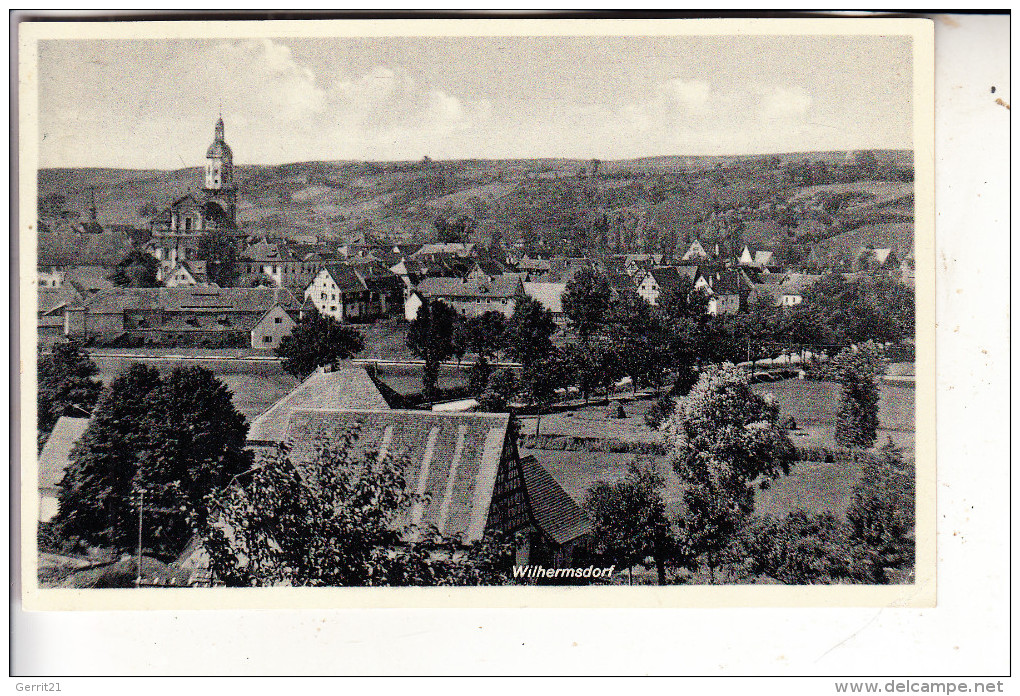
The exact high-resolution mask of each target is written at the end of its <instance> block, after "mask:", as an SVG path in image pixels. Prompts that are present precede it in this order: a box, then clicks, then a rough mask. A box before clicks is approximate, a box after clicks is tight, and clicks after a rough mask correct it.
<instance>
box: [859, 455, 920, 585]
mask: <svg viewBox="0 0 1020 696" xmlns="http://www.w3.org/2000/svg"><path fill="white" fill-rule="evenodd" d="M862 460H863V467H862V471H861V478H860V480H859V481H858V483H857V485H856V486H855V487H854V492H853V497H852V499H851V501H850V508H849V509H848V510H847V513H846V519H847V525H848V527H849V537H850V542H851V544H852V545H853V547H854V550H855V556H856V557H857V558H858V559H860V560H859V564H860V565H863V566H864V567H866V568H868V569H869V571H870V579H871V581H873V582H877V583H881V584H884V583H888V582H890V581H891V580H892V578H891V577H890V576H891V574H892V572H893V571H903V570H906V571H908V572H912V571H913V569H914V524H915V521H914V506H915V499H914V498H915V471H914V466H913V462H906V461H904V459H903V455H902V453H901V452H900V450H899V449H898V448H897V447H896V446H894V445H893V443H892V441H891V440H890V441H887V442H886V444H884V445H883V446H882V447H881V448H880V449H879V451H878V452H877V453H876V454H869V455H865V456H863V457H862Z"/></svg>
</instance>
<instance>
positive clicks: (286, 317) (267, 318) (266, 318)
mask: <svg viewBox="0 0 1020 696" xmlns="http://www.w3.org/2000/svg"><path fill="white" fill-rule="evenodd" d="M297 313H298V312H295V311H294V310H293V309H291V310H288V309H287V308H285V307H283V306H282V305H278V304H276V305H273V306H272V307H270V308H269V309H268V310H267V311H266V313H265V314H263V315H262V318H261V319H259V320H258V322H257V323H256V324H255V326H254V327H252V330H251V347H252V348H255V349H257V350H273V349H274V348H279V347H280V341H281V340H283V337H284V336H290V333H291V332H292V331H293V330H294V327H295V326H297V319H295V318H294V315H295V314H297Z"/></svg>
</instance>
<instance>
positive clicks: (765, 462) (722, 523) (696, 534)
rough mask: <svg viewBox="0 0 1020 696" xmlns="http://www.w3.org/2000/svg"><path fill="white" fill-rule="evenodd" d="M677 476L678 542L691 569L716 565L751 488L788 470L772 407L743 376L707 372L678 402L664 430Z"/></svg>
mask: <svg viewBox="0 0 1020 696" xmlns="http://www.w3.org/2000/svg"><path fill="white" fill-rule="evenodd" d="M666 438H667V442H668V443H669V444H670V446H671V450H670V458H671V460H672V463H673V468H674V469H675V470H676V473H677V476H678V477H679V479H680V482H681V487H682V490H683V493H682V502H683V507H684V512H683V513H682V515H681V518H680V539H681V546H682V547H683V549H684V551H683V552H684V555H685V556H686V557H687V559H688V561H687V564H688V566H689V567H691V568H698V567H706V568H707V569H708V570H709V572H710V574H712V577H713V578H714V572H715V568H716V567H717V566H718V565H720V564H721V561H722V559H723V558H724V557H725V555H726V554H727V552H728V551H729V550H730V549H731V548H732V547H733V544H734V541H735V539H736V535H737V533H738V532H739V530H740V529H741V528H742V527H743V525H744V524H745V523H746V520H747V517H748V515H750V514H751V513H752V512H753V510H754V491H755V488H756V487H759V486H767V485H768V483H769V482H770V481H772V480H773V479H775V478H776V477H778V476H779V475H780V474H784V473H788V472H789V467H790V464H791V463H792V462H793V461H794V458H795V452H794V448H793V444H792V443H791V442H790V440H789V438H788V437H787V434H786V431H785V430H784V429H783V428H781V427H780V425H779V405H778V404H777V403H776V402H775V400H774V399H770V398H766V397H763V396H762V395H760V394H757V393H755V392H754V391H753V390H752V389H751V385H750V382H749V379H748V374H747V373H746V372H744V371H742V370H738V369H736V368H733V367H725V368H721V369H719V368H715V369H711V370H709V371H707V372H705V373H704V374H702V376H701V378H700V379H699V380H698V383H697V384H696V385H695V386H694V388H693V389H691V391H690V393H689V394H688V395H687V396H686V397H685V398H683V399H682V400H680V402H679V403H678V405H677V408H676V411H675V412H674V413H673V416H672V418H671V419H670V421H669V424H668V426H667V429H666Z"/></svg>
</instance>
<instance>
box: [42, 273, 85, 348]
mask: <svg viewBox="0 0 1020 696" xmlns="http://www.w3.org/2000/svg"><path fill="white" fill-rule="evenodd" d="M36 293H37V295H38V307H37V311H36V317H37V319H36V329H37V331H38V337H39V340H49V341H52V340H53V339H55V338H61V337H63V336H66V335H67V333H68V323H67V322H68V310H69V308H72V307H79V306H80V305H81V303H82V297H81V295H80V294H78V291H77V290H75V289H74V286H72V285H67V286H64V287H59V288H52V287H46V288H38V289H37V290H36Z"/></svg>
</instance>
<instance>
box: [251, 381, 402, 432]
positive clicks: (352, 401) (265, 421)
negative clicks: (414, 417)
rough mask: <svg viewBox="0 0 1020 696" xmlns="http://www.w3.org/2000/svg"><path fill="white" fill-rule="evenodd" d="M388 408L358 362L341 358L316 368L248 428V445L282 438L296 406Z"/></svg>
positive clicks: (302, 407) (360, 408) (361, 408)
mask: <svg viewBox="0 0 1020 696" xmlns="http://www.w3.org/2000/svg"><path fill="white" fill-rule="evenodd" d="M388 408H389V404H387V403H386V399H384V398H383V395H382V393H381V392H380V391H379V388H378V387H377V386H376V384H375V382H374V381H373V380H372V378H371V377H370V376H369V374H368V372H367V371H366V369H365V368H364V367H363V366H361V365H355V364H354V363H352V362H350V361H343V362H340V363H339V364H337V365H333V366H327V367H320V368H319V369H317V370H316V371H315V372H313V373H312V374H310V375H309V376H308V378H307V379H305V381H304V382H302V383H301V384H299V385H298V386H296V387H294V389H292V390H291V391H290V392H288V393H287V394H286V396H284V397H283V398H282V399H280V400H279V401H277V402H276V403H275V404H273V406H272V407H270V408H269V410H267V411H266V412H265V413H263V414H262V415H260V416H259V417H258V418H256V419H255V420H253V421H252V423H251V427H249V428H248V444H249V445H250V446H252V447H265V446H269V445H275V444H278V443H281V442H283V441H284V438H285V437H286V432H287V423H288V422H289V421H290V414H291V413H292V412H293V411H294V410H299V409H306V410H307V409H312V410H315V409H327V410H337V409H348V410H349V409H356V410H369V411H380V410H386V409H388Z"/></svg>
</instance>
